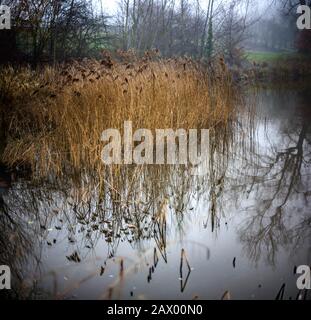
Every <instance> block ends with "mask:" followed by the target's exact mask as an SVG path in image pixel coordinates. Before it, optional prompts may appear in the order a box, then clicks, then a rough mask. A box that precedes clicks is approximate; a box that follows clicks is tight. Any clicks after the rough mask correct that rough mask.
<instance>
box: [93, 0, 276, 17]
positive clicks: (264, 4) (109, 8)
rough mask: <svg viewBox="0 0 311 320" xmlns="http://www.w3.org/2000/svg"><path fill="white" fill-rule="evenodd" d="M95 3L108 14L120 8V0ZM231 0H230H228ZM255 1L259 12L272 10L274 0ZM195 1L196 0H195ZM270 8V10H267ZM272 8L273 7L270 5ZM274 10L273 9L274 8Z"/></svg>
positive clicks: (203, 1)
mask: <svg viewBox="0 0 311 320" xmlns="http://www.w3.org/2000/svg"><path fill="white" fill-rule="evenodd" d="M93 1H94V2H95V3H96V2H97V3H98V6H99V7H100V3H102V6H103V9H104V11H105V12H107V13H108V14H115V13H116V11H117V10H118V3H119V1H120V0H93ZM227 1H230V0H227ZM253 1H254V3H255V4H256V5H257V6H258V9H259V12H260V11H261V12H262V11H266V12H267V13H268V12H269V11H270V10H269V9H268V7H269V4H271V3H272V2H273V0H257V1H256V0H253ZM193 2H194V0H193ZM200 2H201V6H202V8H205V7H206V6H207V3H208V1H207V0H200ZM267 9H268V10H267ZM270 9H272V8H271V7H270ZM272 10H273V9H272Z"/></svg>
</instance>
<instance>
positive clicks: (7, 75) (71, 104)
mask: <svg viewBox="0 0 311 320" xmlns="http://www.w3.org/2000/svg"><path fill="white" fill-rule="evenodd" d="M123 55H125V54H123ZM1 73H2V77H1V80H0V87H1V96H0V107H1V110H2V130H1V131H2V133H3V135H4V136H5V140H6V145H5V148H4V150H3V154H2V161H3V162H4V163H6V164H7V165H9V166H12V167H13V166H16V165H27V166H28V167H30V168H31V172H32V174H33V177H34V178H47V177H50V176H54V177H63V176H64V175H66V176H68V175H74V176H81V175H83V174H84V173H88V174H89V173H95V174H99V175H100V174H101V173H102V172H103V170H105V167H104V165H103V164H102V162H101V157H100V156H101V151H102V148H103V142H101V141H100V137H101V134H102V132H103V131H104V130H105V129H108V128H114V129H119V130H120V132H121V133H122V128H123V123H124V121H129V120H131V121H132V122H133V129H134V130H135V129H137V128H146V129H150V130H154V129H156V128H159V129H165V128H172V129H177V128H183V129H186V130H187V129H203V128H206V129H207V128H222V127H224V126H226V125H227V123H228V122H229V121H230V119H231V118H232V116H233V115H234V105H235V102H234V88H233V85H232V80H231V77H230V74H229V71H228V70H227V68H226V65H225V64H224V62H223V60H222V59H221V58H220V59H217V60H216V61H215V62H213V63H212V64H210V65H209V66H203V65H201V64H199V63H197V62H195V61H192V60H191V59H189V58H178V59H177V58H176V59H168V60H166V59H165V60H164V59H161V58H159V57H158V58H152V57H151V56H150V54H149V53H147V54H146V55H145V56H144V57H143V58H140V59H138V58H136V59H128V57H124V56H123V57H121V58H120V57H118V58H112V57H111V56H110V55H108V54H105V55H104V57H103V59H102V60H101V61H98V60H83V61H80V62H77V61H73V62H71V63H67V64H63V65H60V66H58V67H55V68H52V67H45V68H43V69H41V70H31V69H30V68H27V67H26V68H21V69H18V70H16V69H14V68H6V69H4V70H2V71H1Z"/></svg>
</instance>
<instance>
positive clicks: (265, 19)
mask: <svg viewBox="0 0 311 320" xmlns="http://www.w3.org/2000/svg"><path fill="white" fill-rule="evenodd" d="M307 2H308V1H307ZM0 3H1V4H7V5H9V6H10V7H11V10H12V13H11V14H12V29H11V30H2V32H1V33H0V41H1V43H5V44H6V45H5V46H1V51H0V60H1V62H2V63H6V62H10V61H11V62H12V61H17V62H27V63H32V64H33V65H36V64H38V63H41V62H43V63H56V62H60V61H65V60H68V59H70V58H75V59H77V58H83V57H94V58H98V57H100V56H101V55H102V52H103V51H105V50H109V51H113V50H124V51H127V50H133V51H135V52H136V53H138V54H143V53H144V52H146V51H148V50H154V49H156V50H159V52H160V53H161V55H162V56H164V57H172V56H185V55H186V56H190V57H193V58H197V59H206V60H209V59H211V58H212V57H213V56H215V55H219V54H221V55H222V56H224V57H225V59H226V61H227V62H228V63H229V64H234V63H238V61H240V60H241V57H243V55H244V54H245V52H249V51H271V52H279V51H280V52H284V51H285V52H296V51H297V52H305V53H308V52H310V47H311V45H310V32H300V31H299V30H298V29H297V27H296V20H297V17H298V16H297V14H296V8H297V5H298V4H299V3H301V4H303V3H306V1H304V0H301V1H300V2H297V1H290V0H282V1H276V0H265V1H258V0H231V1H224V0H112V1H111V0H109V1H105V0H28V1H25V0H19V1H17V0H7V1H0ZM308 31H310V30H308Z"/></svg>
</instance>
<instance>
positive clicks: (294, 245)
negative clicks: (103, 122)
mask: <svg viewBox="0 0 311 320" xmlns="http://www.w3.org/2000/svg"><path fill="white" fill-rule="evenodd" d="M247 100H249V101H252V102H249V104H252V107H250V108H249V110H246V111H245V112H244V113H243V114H242V115H241V116H239V117H238V119H235V120H234V121H233V123H232V124H231V126H230V128H229V129H228V132H225V133H223V135H222V138H221V139H220V138H219V137H218V138H217V137H216V136H215V137H214V141H213V142H212V157H211V167H210V173H209V175H208V177H191V176H189V174H188V173H187V171H185V170H182V169H181V168H155V167H151V168H146V169H145V170H144V173H143V174H141V176H140V178H139V179H138V180H137V181H135V182H133V181H132V185H131V186H129V185H128V184H129V181H126V182H124V194H123V193H122V194H119V195H118V197H115V198H113V199H111V198H110V199H109V200H107V199H106V200H104V204H103V203H102V201H99V200H98V199H99V198H100V197H99V192H98V190H97V186H96V185H92V184H90V183H87V179H86V181H85V182H84V183H83V184H82V185H80V186H79V187H77V188H72V187H68V186H63V187H59V186H58V187H55V188H53V187H52V186H51V185H50V184H49V185H47V186H43V185H41V184H40V185H39V186H36V185H33V184H31V185H30V184H29V183H27V182H26V181H18V182H15V183H14V184H13V185H12V187H11V188H10V189H7V188H2V189H1V193H0V194H1V197H0V200H1V201H0V205H1V211H2V214H1V221H0V228H1V233H0V234H1V235H0V243H1V263H5V264H8V265H10V267H11V269H12V275H13V289H14V293H15V294H16V295H17V297H20V298H25V297H26V298H31V299H46V298H56V299H222V298H224V299H276V298H277V297H278V298H280V299H281V298H282V299H297V298H299V299H310V297H311V296H310V293H308V292H300V291H299V290H298V289H297V287H296V280H297V275H296V274H295V269H296V267H297V266H299V265H310V264H311V241H310V236H311V232H310V230H311V228H310V227H311V212H310V208H311V207H310V196H311V180H310V174H311V167H310V166H311V128H310V119H311V105H310V101H311V95H310V90H308V89H306V90H303V89H302V90H298V91H297V90H296V89H295V90H290V89H288V88H287V89H286V90H270V89H260V90H258V91H257V90H254V91H253V90H252V91H251V92H250V93H248V97H247ZM254 101H255V103H254ZM253 105H254V106H253ZM133 170H134V172H135V169H133ZM133 176H135V174H133ZM128 190H131V194H130V195H129V194H127V196H126V197H124V195H125V194H126V193H129V191H128ZM120 193H121V191H120ZM124 199H127V200H126V201H125V200H124ZM129 199H131V200H129Z"/></svg>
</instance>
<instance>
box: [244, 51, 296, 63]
mask: <svg viewBox="0 0 311 320" xmlns="http://www.w3.org/2000/svg"><path fill="white" fill-rule="evenodd" d="M246 57H247V59H248V60H249V61H255V62H257V63H262V62H268V63H269V62H275V61H278V60H283V59H287V58H294V57H297V53H292V52H264V51H262V52H259V51H258V52H256V51H248V52H246Z"/></svg>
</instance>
